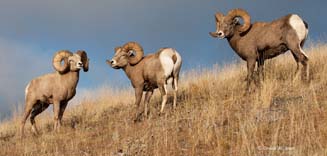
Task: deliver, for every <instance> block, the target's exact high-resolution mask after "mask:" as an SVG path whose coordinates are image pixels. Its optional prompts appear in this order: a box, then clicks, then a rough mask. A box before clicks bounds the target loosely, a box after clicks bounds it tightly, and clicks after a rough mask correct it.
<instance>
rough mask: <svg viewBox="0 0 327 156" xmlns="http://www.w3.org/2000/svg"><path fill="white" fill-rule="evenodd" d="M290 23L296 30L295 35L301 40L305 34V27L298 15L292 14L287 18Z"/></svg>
mask: <svg viewBox="0 0 327 156" xmlns="http://www.w3.org/2000/svg"><path fill="white" fill-rule="evenodd" d="M289 22H290V25H291V26H292V28H293V29H294V30H295V31H296V33H297V36H298V37H299V39H300V40H301V41H302V40H303V39H305V37H306V35H307V29H306V28H305V25H304V22H303V20H302V19H301V17H300V16H298V15H295V14H294V15H292V16H291V18H290V19H289Z"/></svg>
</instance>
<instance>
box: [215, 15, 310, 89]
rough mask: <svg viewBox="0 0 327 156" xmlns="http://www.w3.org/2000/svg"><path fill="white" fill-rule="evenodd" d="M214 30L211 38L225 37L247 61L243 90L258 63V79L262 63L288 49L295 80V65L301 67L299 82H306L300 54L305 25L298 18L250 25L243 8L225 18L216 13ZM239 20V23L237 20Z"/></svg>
mask: <svg viewBox="0 0 327 156" xmlns="http://www.w3.org/2000/svg"><path fill="white" fill-rule="evenodd" d="M215 18H216V31H215V32H210V35H211V36H212V37H214V38H217V37H218V38H222V39H223V38H226V39H227V40H228V42H229V44H230V46H231V47H232V49H233V50H234V51H235V52H236V53H237V54H238V55H239V56H240V57H241V58H242V59H243V60H245V61H246V62H247V69H248V76H247V81H248V83H247V86H248V87H247V88H248V89H249V88H250V85H251V82H252V80H253V76H254V70H255V64H256V62H257V64H258V73H259V79H260V80H262V79H263V77H264V74H263V66H264V60H266V59H271V58H273V57H276V56H278V55H280V54H283V53H285V52H286V51H288V50H290V51H291V53H292V54H293V56H294V59H295V61H296V63H297V70H296V72H295V77H294V78H296V77H298V74H299V63H301V64H302V65H303V68H302V79H303V80H308V78H309V72H308V69H309V66H308V56H307V55H306V54H305V52H304V51H303V49H302V48H303V45H304V41H305V40H306V38H307V36H308V24H307V23H306V22H305V21H304V20H303V19H302V18H301V17H300V16H298V15H296V14H289V15H286V16H284V17H281V18H279V19H276V20H274V21H272V22H255V23H253V24H251V17H250V15H249V14H248V13H247V12H246V11H245V10H243V9H233V10H230V11H229V12H228V13H227V15H226V16H224V14H222V13H220V12H218V13H216V15H215ZM240 18H241V19H243V24H241V22H240V21H239V19H240Z"/></svg>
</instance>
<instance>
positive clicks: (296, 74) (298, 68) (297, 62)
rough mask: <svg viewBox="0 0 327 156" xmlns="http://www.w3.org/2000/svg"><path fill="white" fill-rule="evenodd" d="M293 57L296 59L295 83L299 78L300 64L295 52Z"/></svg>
mask: <svg viewBox="0 0 327 156" xmlns="http://www.w3.org/2000/svg"><path fill="white" fill-rule="evenodd" d="M292 55H293V57H294V60H295V61H296V70H295V74H294V77H293V80H292V81H293V82H294V81H295V80H297V79H298V77H299V73H300V72H299V71H300V64H299V59H298V58H297V56H296V55H295V54H294V53H293V52H292Z"/></svg>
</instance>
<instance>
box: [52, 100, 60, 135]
mask: <svg viewBox="0 0 327 156" xmlns="http://www.w3.org/2000/svg"><path fill="white" fill-rule="evenodd" d="M59 114H60V102H59V101H54V103H53V115H54V128H53V129H54V131H59V129H60V122H59Z"/></svg>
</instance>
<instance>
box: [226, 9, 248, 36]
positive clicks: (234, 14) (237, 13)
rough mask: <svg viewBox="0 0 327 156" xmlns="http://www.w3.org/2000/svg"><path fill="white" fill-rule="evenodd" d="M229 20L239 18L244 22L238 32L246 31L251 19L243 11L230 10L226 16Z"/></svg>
mask: <svg viewBox="0 0 327 156" xmlns="http://www.w3.org/2000/svg"><path fill="white" fill-rule="evenodd" d="M226 17H227V18H228V19H229V20H233V19H234V18H235V17H241V18H242V19H243V21H244V24H243V26H242V27H240V28H239V31H240V32H245V31H247V30H248V29H249V28H250V26H251V17H250V15H249V14H248V13H247V12H246V11H245V10H243V9H233V10H230V11H229V12H228V14H227V16H226Z"/></svg>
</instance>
